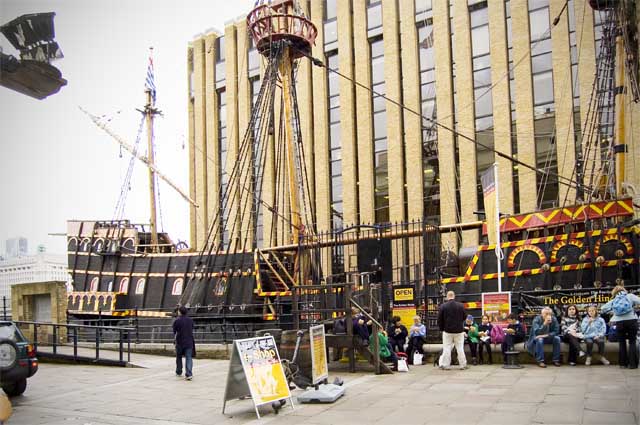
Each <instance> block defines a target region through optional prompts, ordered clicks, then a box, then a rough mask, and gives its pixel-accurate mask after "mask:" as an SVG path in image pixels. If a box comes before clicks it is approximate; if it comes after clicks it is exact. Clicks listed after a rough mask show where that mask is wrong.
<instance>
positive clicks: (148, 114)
mask: <svg viewBox="0 0 640 425" xmlns="http://www.w3.org/2000/svg"><path fill="white" fill-rule="evenodd" d="M145 94H146V96H147V102H146V104H145V106H144V116H145V121H146V124H147V159H148V162H149V167H148V168H149V201H150V203H149V205H150V211H149V212H150V217H149V224H150V227H151V229H150V230H151V245H153V246H152V250H153V251H154V252H155V251H156V250H157V248H158V225H157V212H156V173H155V171H154V169H155V155H154V152H153V118H154V116H155V115H156V114H158V110H157V109H156V108H155V104H154V100H153V95H152V93H151V90H150V89H146V90H145Z"/></svg>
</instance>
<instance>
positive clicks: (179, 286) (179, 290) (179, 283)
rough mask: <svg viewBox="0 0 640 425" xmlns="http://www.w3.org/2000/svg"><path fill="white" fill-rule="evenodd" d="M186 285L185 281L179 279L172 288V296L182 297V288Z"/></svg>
mask: <svg viewBox="0 0 640 425" xmlns="http://www.w3.org/2000/svg"><path fill="white" fill-rule="evenodd" d="M183 285H184V279H183V278H181V277H179V278H178V279H176V280H175V281H174V282H173V287H172V288H171V295H182V286H183Z"/></svg>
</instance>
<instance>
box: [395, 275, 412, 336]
mask: <svg viewBox="0 0 640 425" xmlns="http://www.w3.org/2000/svg"><path fill="white" fill-rule="evenodd" d="M393 315H394V316H398V317H399V318H400V320H401V322H402V323H403V324H404V325H405V326H409V325H411V324H412V323H413V317H414V316H415V315H416V301H415V292H414V287H413V285H394V286H393Z"/></svg>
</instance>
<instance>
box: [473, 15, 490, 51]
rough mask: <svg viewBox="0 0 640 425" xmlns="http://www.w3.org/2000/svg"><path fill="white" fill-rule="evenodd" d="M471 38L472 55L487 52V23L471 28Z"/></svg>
mask: <svg viewBox="0 0 640 425" xmlns="http://www.w3.org/2000/svg"><path fill="white" fill-rule="evenodd" d="M485 10H486V9H485ZM471 39H472V40H473V43H472V44H473V56H481V55H486V54H488V53H489V25H483V26H481V27H477V28H474V29H472V30H471Z"/></svg>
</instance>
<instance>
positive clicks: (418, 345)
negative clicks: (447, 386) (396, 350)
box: [407, 336, 424, 364]
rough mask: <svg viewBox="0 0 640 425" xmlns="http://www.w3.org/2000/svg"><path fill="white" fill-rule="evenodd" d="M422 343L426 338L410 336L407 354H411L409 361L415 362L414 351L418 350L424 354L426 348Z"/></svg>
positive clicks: (410, 362)
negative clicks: (423, 347)
mask: <svg viewBox="0 0 640 425" xmlns="http://www.w3.org/2000/svg"><path fill="white" fill-rule="evenodd" d="M422 344H424V338H423V337H421V336H412V337H410V338H409V345H408V346H407V355H408V356H409V359H408V361H407V362H408V363H409V364H413V363H412V362H413V353H414V352H416V351H417V352H418V353H420V354H424V350H423V349H422Z"/></svg>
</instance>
